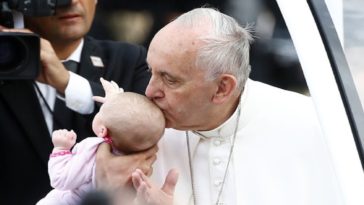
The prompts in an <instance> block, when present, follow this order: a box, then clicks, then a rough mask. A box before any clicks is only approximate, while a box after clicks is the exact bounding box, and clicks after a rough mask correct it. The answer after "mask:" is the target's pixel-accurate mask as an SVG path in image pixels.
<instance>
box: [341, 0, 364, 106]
mask: <svg viewBox="0 0 364 205" xmlns="http://www.w3.org/2000/svg"><path fill="white" fill-rule="evenodd" d="M343 7H344V9H343V11H344V15H343V16H344V51H345V55H346V58H347V60H348V63H349V66H350V70H351V73H352V76H353V79H354V83H355V86H356V88H357V91H358V95H359V97H360V100H361V104H362V107H364V58H363V53H364V10H363V8H364V1H363V0H345V1H343Z"/></svg>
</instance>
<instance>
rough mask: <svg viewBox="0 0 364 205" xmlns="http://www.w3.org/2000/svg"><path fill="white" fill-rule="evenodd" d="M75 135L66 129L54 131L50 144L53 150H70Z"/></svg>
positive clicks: (74, 141) (74, 140)
mask: <svg viewBox="0 0 364 205" xmlns="http://www.w3.org/2000/svg"><path fill="white" fill-rule="evenodd" d="M76 138H77V135H76V133H75V132H74V131H73V130H71V131H68V130H66V129H62V130H56V131H54V132H53V134H52V142H53V145H54V149H57V150H70V149H71V147H72V146H73V145H74V144H75V143H76Z"/></svg>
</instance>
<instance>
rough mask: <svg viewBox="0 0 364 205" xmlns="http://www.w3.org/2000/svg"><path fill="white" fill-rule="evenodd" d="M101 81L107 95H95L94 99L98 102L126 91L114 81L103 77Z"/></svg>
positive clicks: (103, 101)
mask: <svg viewBox="0 0 364 205" xmlns="http://www.w3.org/2000/svg"><path fill="white" fill-rule="evenodd" d="M100 82H101V84H102V87H103V88H104V91H105V97H101V96H94V97H93V99H94V100H95V101H96V102H100V103H105V101H106V99H107V98H108V97H110V96H111V95H114V94H117V93H122V92H124V90H123V89H122V88H119V86H118V84H116V83H115V82H114V81H107V80H105V79H103V78H100Z"/></svg>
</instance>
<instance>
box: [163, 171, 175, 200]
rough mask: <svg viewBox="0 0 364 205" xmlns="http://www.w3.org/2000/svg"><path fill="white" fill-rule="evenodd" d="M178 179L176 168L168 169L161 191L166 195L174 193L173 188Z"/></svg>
mask: <svg viewBox="0 0 364 205" xmlns="http://www.w3.org/2000/svg"><path fill="white" fill-rule="evenodd" d="M177 180H178V172H177V170H176V169H171V170H169V172H168V174H167V177H166V180H165V181H164V184H163V187H162V191H163V192H165V193H166V194H168V195H173V194H174V189H175V187H176V184H177Z"/></svg>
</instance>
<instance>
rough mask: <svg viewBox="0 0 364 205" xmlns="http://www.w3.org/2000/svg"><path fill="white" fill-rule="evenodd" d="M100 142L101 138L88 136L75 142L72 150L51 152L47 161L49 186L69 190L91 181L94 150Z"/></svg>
mask: <svg viewBox="0 0 364 205" xmlns="http://www.w3.org/2000/svg"><path fill="white" fill-rule="evenodd" d="M101 142H103V139H102V138H98V137H89V138H86V139H85V140H83V141H81V142H80V143H77V144H76V145H75V147H74V148H73V149H72V152H69V153H67V152H64V153H62V151H61V152H56V153H52V154H51V157H50V159H49V162H48V173H49V177H50V181H51V186H52V187H53V188H56V189H59V190H70V189H75V188H77V187H80V186H81V185H82V184H85V183H88V182H91V177H92V168H93V166H94V164H95V155H96V150H97V147H98V145H99V144H100V143H101ZM57 153H58V154H57Z"/></svg>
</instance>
